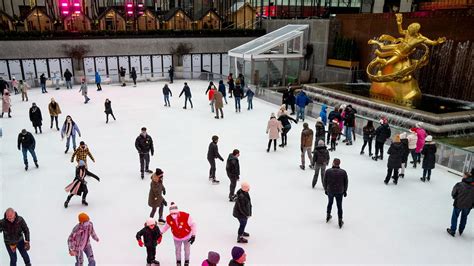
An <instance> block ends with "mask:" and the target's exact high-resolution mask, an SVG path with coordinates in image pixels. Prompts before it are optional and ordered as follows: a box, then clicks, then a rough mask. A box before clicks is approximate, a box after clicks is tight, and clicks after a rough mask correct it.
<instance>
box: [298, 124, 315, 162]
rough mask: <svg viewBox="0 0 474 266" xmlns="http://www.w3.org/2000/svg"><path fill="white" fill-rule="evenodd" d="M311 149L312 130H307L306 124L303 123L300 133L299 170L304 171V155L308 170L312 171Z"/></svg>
mask: <svg viewBox="0 0 474 266" xmlns="http://www.w3.org/2000/svg"><path fill="white" fill-rule="evenodd" d="M312 148H313V130H312V129H310V128H309V126H308V123H303V130H302V131H301V165H300V168H301V170H304V169H305V154H308V158H309V168H311V169H313V163H312V162H313V156H312V154H311V152H312V150H313V149H312Z"/></svg>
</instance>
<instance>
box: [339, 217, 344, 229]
mask: <svg viewBox="0 0 474 266" xmlns="http://www.w3.org/2000/svg"><path fill="white" fill-rule="evenodd" d="M343 225H344V221H342V219H339V228H342V226H343Z"/></svg>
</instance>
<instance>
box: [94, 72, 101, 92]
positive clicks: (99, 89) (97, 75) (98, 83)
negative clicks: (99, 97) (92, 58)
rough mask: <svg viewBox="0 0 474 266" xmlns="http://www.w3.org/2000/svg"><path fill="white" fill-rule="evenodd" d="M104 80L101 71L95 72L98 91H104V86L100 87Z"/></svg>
mask: <svg viewBox="0 0 474 266" xmlns="http://www.w3.org/2000/svg"><path fill="white" fill-rule="evenodd" d="M101 81H102V79H101V78H100V74H99V71H96V72H95V85H97V91H101V90H102V86H101V85H100V83H101Z"/></svg>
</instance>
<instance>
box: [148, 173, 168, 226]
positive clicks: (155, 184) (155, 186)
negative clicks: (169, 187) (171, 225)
mask: <svg viewBox="0 0 474 266" xmlns="http://www.w3.org/2000/svg"><path fill="white" fill-rule="evenodd" d="M163 174H164V173H163V171H162V170H161V169H160V168H156V171H155V172H154V173H153V174H152V175H151V183H150V192H149V193H148V206H150V207H151V212H150V218H154V217H155V213H156V209H157V208H159V210H158V215H159V219H158V222H159V223H160V224H165V220H163V208H164V206H166V205H168V204H167V203H166V201H165V199H164V198H163V195H166V188H165V186H164V185H163Z"/></svg>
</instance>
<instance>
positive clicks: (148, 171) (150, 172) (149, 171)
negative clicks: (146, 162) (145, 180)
mask: <svg viewBox="0 0 474 266" xmlns="http://www.w3.org/2000/svg"><path fill="white" fill-rule="evenodd" d="M145 172H147V173H149V174H153V171H152V170H150V169H147V170H146V171H145Z"/></svg>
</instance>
